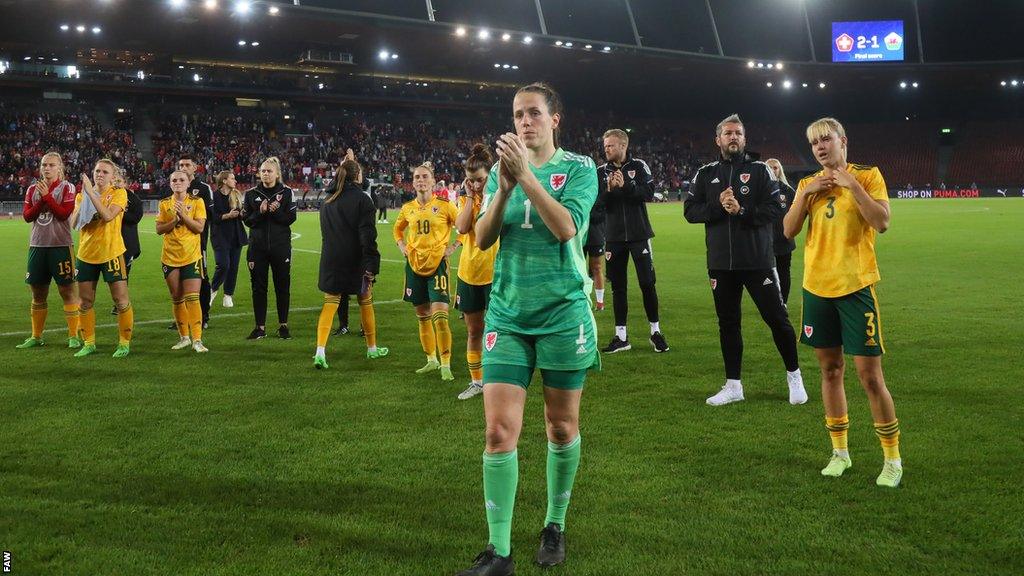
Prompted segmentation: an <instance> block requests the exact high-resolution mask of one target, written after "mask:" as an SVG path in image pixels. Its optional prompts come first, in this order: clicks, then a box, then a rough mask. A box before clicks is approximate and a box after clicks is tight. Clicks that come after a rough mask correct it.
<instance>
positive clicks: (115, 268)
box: [71, 158, 135, 358]
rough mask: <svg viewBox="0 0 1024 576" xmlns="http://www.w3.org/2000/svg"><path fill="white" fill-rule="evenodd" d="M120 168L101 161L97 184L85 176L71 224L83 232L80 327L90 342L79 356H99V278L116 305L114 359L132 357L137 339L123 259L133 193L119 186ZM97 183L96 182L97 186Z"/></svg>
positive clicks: (79, 268)
mask: <svg viewBox="0 0 1024 576" xmlns="http://www.w3.org/2000/svg"><path fill="white" fill-rule="evenodd" d="M120 172H121V169H120V168H118V167H117V164H114V162H113V161H111V160H108V159H106V158H104V159H102V160H99V161H98V162H96V166H95V167H94V168H93V171H92V174H93V180H89V176H88V175H86V174H82V192H81V193H80V194H79V195H78V196H77V197H76V198H75V211H74V213H72V214H71V226H72V227H73V228H76V229H78V230H80V231H81V232H80V233H79V238H78V259H77V262H76V266H75V268H76V279H77V280H78V295H79V298H80V299H81V302H82V303H81V329H82V333H83V334H82V336H83V339H84V341H85V343H84V344H83V346H82V348H81V350H79V351H78V352H76V353H75V357H77V358H81V357H83V356H88V355H90V354H92V353H94V352H96V310H94V309H93V304H94V303H95V301H96V283H97V282H98V281H99V279H100V276H101V275H102V276H103V280H104V281H105V282H106V283H107V285H108V286H110V295H111V296H112V297H113V299H114V305H115V306H117V331H118V336H119V337H118V345H117V349H116V350H115V351H114V358H123V357H125V356H127V355H128V352H129V346H130V344H131V341H132V326H133V325H134V324H135V314H134V312H132V303H131V300H129V298H128V282H127V280H128V275H127V267H126V266H125V260H124V252H125V247H124V240H123V239H122V238H121V219H122V218H123V217H124V210H125V208H126V207H127V206H128V192H127V191H125V189H124V188H117V187H115V186H114V178H115V177H116V176H117V175H118V174H119V173H120ZM94 182H95V183H94Z"/></svg>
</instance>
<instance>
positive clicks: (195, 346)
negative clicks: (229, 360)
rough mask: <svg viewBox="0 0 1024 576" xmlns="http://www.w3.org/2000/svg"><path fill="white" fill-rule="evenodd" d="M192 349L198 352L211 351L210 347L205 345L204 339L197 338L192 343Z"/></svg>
mask: <svg viewBox="0 0 1024 576" xmlns="http://www.w3.org/2000/svg"><path fill="white" fill-rule="evenodd" d="M192 349H193V350H195V351H196V352H209V351H210V349H209V348H207V347H206V346H203V341H202V340H196V341H195V342H193V343H192Z"/></svg>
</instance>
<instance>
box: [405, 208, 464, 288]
mask: <svg viewBox="0 0 1024 576" xmlns="http://www.w3.org/2000/svg"><path fill="white" fill-rule="evenodd" d="M456 216H458V212H457V211H456V210H455V206H453V205H452V203H451V202H449V201H447V200H441V199H439V198H431V199H430V201H429V202H427V203H426V204H422V205H421V204H420V203H419V201H418V200H416V199H415V198H414V199H412V200H410V201H409V202H406V203H405V204H403V205H402V210H401V211H400V212H399V213H398V219H397V220H395V228H394V237H395V242H398V241H399V240H405V246H406V249H407V251H408V252H409V258H408V259H409V266H410V267H411V268H412V271H413V272H415V273H416V274H418V275H420V276H430V275H431V274H433V273H434V271H435V270H437V267H438V266H439V265H440V264H441V260H442V259H443V258H444V252H445V250H447V249H448V242H449V241H450V240H451V236H452V228H453V227H454V226H455V217H456Z"/></svg>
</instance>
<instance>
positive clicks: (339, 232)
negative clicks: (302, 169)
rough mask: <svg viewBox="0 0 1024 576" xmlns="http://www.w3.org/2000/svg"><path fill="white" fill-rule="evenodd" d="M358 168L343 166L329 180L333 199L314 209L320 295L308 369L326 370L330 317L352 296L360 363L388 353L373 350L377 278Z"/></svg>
mask: <svg viewBox="0 0 1024 576" xmlns="http://www.w3.org/2000/svg"><path fill="white" fill-rule="evenodd" d="M362 179H363V176H362V167H361V166H360V165H359V163H358V162H356V161H355V160H345V161H344V162H342V163H341V166H339V167H338V171H337V177H336V178H335V179H334V194H332V195H331V197H330V198H328V199H327V200H326V201H325V202H324V205H323V207H321V208H320V232H321V234H322V237H323V240H322V244H321V248H320V283H319V286H320V291H321V292H323V293H324V306H323V308H322V309H321V310H320V319H319V320H318V321H317V325H316V354H315V355H314V356H313V366H315V367H316V368H317V369H321V368H327V367H328V366H327V357H326V348H327V338H328V336H329V335H330V333H331V324H332V323H333V322H334V314H335V313H336V312H337V311H338V306H339V305H340V304H341V302H342V300H344V301H345V302H346V303H347V302H348V297H349V296H350V295H352V294H355V295H356V297H357V299H358V300H359V316H360V323H361V324H362V326H363V332H364V334H363V335H364V337H365V338H366V357H367V358H371V359H372V358H382V357H384V356H387V354H388V349H387V348H385V347H383V346H377V320H376V316H375V314H374V312H373V288H372V287H373V282H374V278H376V276H377V274H379V273H380V252H379V251H378V250H377V225H376V222H374V219H373V218H374V215H375V214H376V208H375V206H374V203H373V200H371V199H370V197H369V196H368V195H367V194H365V193H363V190H362V187H361V186H360V183H361V182H362Z"/></svg>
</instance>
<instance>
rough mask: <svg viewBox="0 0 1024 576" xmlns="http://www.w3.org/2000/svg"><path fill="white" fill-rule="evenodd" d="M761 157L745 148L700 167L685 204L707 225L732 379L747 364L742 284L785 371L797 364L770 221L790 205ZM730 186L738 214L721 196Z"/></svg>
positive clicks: (721, 332)
mask: <svg viewBox="0 0 1024 576" xmlns="http://www.w3.org/2000/svg"><path fill="white" fill-rule="evenodd" d="M757 159H758V156H757V154H755V153H752V152H745V153H743V154H742V156H741V157H738V158H724V159H722V160H720V161H717V162H712V163H710V164H707V165H705V166H702V167H701V168H700V169H699V170H697V173H696V174H695V175H694V177H693V182H692V184H691V186H690V191H689V193H688V194H687V196H686V200H685V202H684V203H683V206H684V208H683V210H684V214H685V216H686V220H687V221H689V222H692V223H695V224H696V223H703V224H704V230H705V237H706V243H707V249H708V276H709V278H710V280H711V291H712V295H713V297H714V299H715V311H716V312H717V313H718V332H719V340H720V343H721V346H722V357H723V359H724V360H725V377H726V378H728V379H732V380H739V379H740V373H741V369H742V363H743V336H742V333H741V331H740V318H741V316H740V299H741V297H742V296H743V289H744V288H746V289H747V292H749V293H750V297H751V299H753V300H754V304H756V305H757V309H758V311H759V312H760V313H761V318H762V319H764V321H765V323H766V324H767V325H768V326H769V328H771V330H772V337H773V338H774V340H775V346H776V348H778V350H779V354H780V355H781V356H782V359H783V362H784V363H785V365H786V370H789V371H794V370H796V369H798V368H799V364H798V362H797V353H796V333H795V332H794V331H793V325H792V324H790V323H789V315H788V313H787V311H786V306H785V304H784V303H783V301H782V293H781V292H780V287H779V278H778V275H777V274H776V273H775V254H774V242H773V238H772V236H773V229H772V226H773V224H774V223H775V222H776V221H777V220H779V219H781V218H782V216H783V215H784V214H785V212H786V208H787V204H786V202H785V201H784V200H783V199H782V198H781V197H780V195H779V184H778V182H777V181H776V180H775V177H774V175H773V174H772V172H771V169H769V168H768V166H767V165H766V164H765V163H764V162H758V161H757ZM729 187H732V190H733V195H734V197H735V198H736V201H737V202H738V203H739V205H740V213H738V214H736V215H730V214H729V213H727V212H726V211H725V209H724V208H723V207H722V202H721V200H720V197H721V194H722V192H723V191H725V189H726V188H729Z"/></svg>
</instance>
